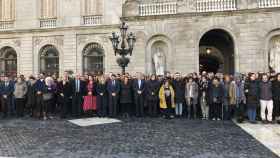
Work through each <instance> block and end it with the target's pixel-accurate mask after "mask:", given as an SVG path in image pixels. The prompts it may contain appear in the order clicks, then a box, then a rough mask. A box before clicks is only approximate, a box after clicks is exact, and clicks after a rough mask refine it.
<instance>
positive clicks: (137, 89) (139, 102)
mask: <svg viewBox="0 0 280 158" xmlns="http://www.w3.org/2000/svg"><path fill="white" fill-rule="evenodd" d="M145 88H146V85H145V81H144V80H143V76H142V74H141V73H138V75H137V80H135V81H134V83H133V90H134V100H135V101H134V103H135V113H136V117H142V116H143V115H144V92H145Z"/></svg>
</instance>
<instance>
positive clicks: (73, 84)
mask: <svg viewBox="0 0 280 158" xmlns="http://www.w3.org/2000/svg"><path fill="white" fill-rule="evenodd" d="M70 84H71V89H72V94H75V93H76V92H77V90H76V79H73V80H71V81H70ZM79 87H80V89H79V93H80V94H82V95H83V96H86V95H87V89H86V82H85V81H82V80H80V86H79Z"/></svg>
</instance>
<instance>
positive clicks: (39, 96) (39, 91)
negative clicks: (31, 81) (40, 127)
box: [35, 74, 46, 119]
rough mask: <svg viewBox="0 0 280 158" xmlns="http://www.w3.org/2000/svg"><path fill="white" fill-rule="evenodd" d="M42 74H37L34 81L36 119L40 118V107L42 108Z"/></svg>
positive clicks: (43, 81)
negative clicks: (36, 78)
mask: <svg viewBox="0 0 280 158" xmlns="http://www.w3.org/2000/svg"><path fill="white" fill-rule="evenodd" d="M44 78H45V77H44V74H40V75H39V76H38V80H37V81H36V83H35V92H36V110H35V111H36V112H35V113H36V116H35V117H37V118H38V119H40V118H41V116H42V114H41V112H42V108H43V92H44V90H45V86H46V85H45V80H44Z"/></svg>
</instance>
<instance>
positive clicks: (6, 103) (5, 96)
mask: <svg viewBox="0 0 280 158" xmlns="http://www.w3.org/2000/svg"><path fill="white" fill-rule="evenodd" d="M13 91H14V86H13V84H12V82H11V81H9V78H8V77H7V76H5V77H4V81H3V82H2V83H1V85H0V93H1V105H2V111H3V118H6V117H7V116H8V113H9V111H11V110H10V108H11V104H12V102H11V99H12V94H13Z"/></svg>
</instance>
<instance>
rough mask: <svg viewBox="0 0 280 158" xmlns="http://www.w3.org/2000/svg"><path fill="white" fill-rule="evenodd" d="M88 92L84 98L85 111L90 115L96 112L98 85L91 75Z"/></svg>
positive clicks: (87, 87)
mask: <svg viewBox="0 0 280 158" xmlns="http://www.w3.org/2000/svg"><path fill="white" fill-rule="evenodd" d="M86 91H87V95H86V96H84V104H83V110H84V112H85V113H88V114H89V113H92V112H94V111H96V95H95V92H96V85H95V82H94V80H93V77H92V76H91V75H89V76H88V81H87V86H86Z"/></svg>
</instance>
